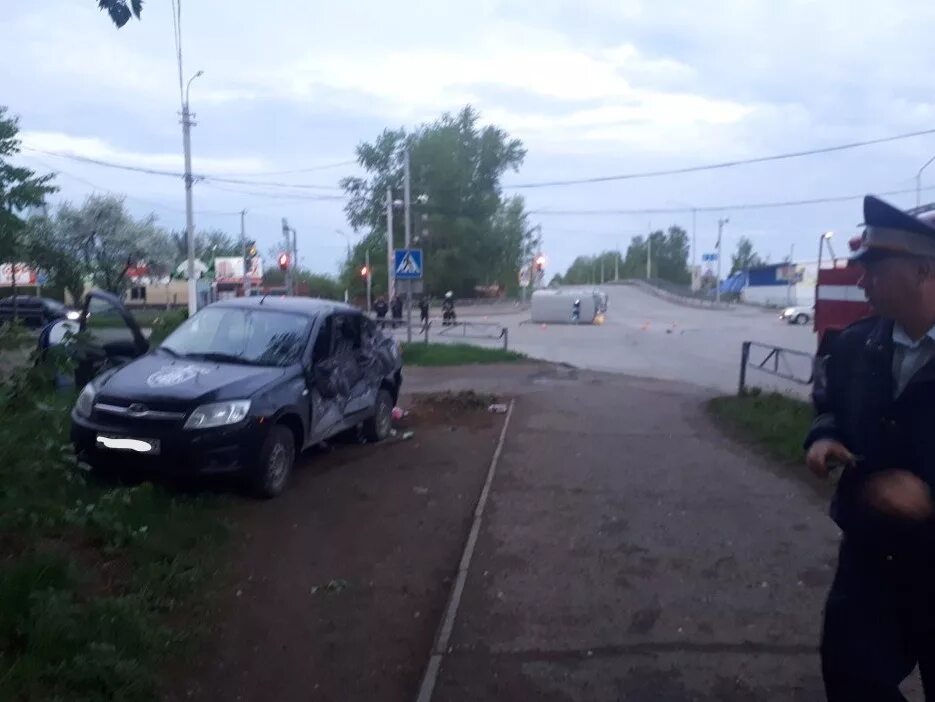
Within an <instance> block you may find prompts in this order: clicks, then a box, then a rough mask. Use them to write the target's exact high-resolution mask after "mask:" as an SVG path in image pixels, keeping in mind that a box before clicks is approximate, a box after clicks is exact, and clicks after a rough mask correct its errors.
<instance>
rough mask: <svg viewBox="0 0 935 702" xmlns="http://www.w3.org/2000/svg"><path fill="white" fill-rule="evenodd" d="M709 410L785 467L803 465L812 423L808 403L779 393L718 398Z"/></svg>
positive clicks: (738, 434)
mask: <svg viewBox="0 0 935 702" xmlns="http://www.w3.org/2000/svg"><path fill="white" fill-rule="evenodd" d="M708 410H709V411H710V413H711V414H712V416H714V418H715V419H716V420H718V421H719V422H720V423H721V424H722V425H723V426H724V427H725V428H726V429H727V430H728V431H729V432H730V433H731V434H733V435H735V436H737V438H739V439H741V440H743V441H745V442H748V443H750V444H753V445H754V446H755V447H757V448H758V449H760V450H761V451H763V452H764V453H765V454H767V455H769V456H770V457H772V458H774V459H776V460H778V461H781V462H783V463H789V464H792V463H797V464H801V463H802V461H803V460H804V456H803V453H802V442H803V441H804V440H805V435H806V434H807V433H808V428H809V425H810V424H811V421H812V408H811V405H809V404H808V403H806V402H802V401H801V400H796V399H793V398H791V397H786V396H785V395H780V394H779V393H769V394H761V393H757V392H752V393H748V394H746V395H743V396H727V397H716V398H714V399H713V400H711V401H710V402H709V403H708Z"/></svg>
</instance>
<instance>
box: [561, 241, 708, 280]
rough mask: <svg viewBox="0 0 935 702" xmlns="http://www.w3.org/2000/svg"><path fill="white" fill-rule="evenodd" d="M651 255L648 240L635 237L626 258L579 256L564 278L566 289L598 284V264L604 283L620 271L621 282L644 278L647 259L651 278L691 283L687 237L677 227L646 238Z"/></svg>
mask: <svg viewBox="0 0 935 702" xmlns="http://www.w3.org/2000/svg"><path fill="white" fill-rule="evenodd" d="M649 242H651V244H652V246H651V251H650V250H648V249H649V248H650V247H649V244H648V243H647V239H644V238H643V237H642V236H635V237H633V239H632V240H631V241H630V245H629V246H628V247H627V253H626V255H625V256H622V257H621V256H620V253H619V252H617V251H604V252H603V253H601V254H599V255H597V256H579V257H578V258H576V259H575V260H574V261H573V262H572V264H571V266H570V267H569V269H568V272H567V273H566V274H565V276H564V280H565V284H566V285H584V284H594V283H599V282H600V281H601V264H602V263H603V268H604V281H605V282H606V281H609V280H613V279H614V275H615V273H616V272H617V271H618V270H619V275H620V278H645V277H646V261H647V257H650V259H651V261H650V263H651V269H650V277H652V278H659V279H661V280H666V281H669V282H672V283H681V284H685V283H689V282H691V273H690V272H689V270H688V253H689V248H688V235H687V233H686V232H685V230H684V229H682V228H681V227H677V226H671V227H669V228H668V229H667V230H666V231H665V232H663V231H662V230H661V229H660V230H657V231H654V232H651V233H650V235H649ZM615 264H616V268H615Z"/></svg>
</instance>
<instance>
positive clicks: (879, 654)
mask: <svg viewBox="0 0 935 702" xmlns="http://www.w3.org/2000/svg"><path fill="white" fill-rule="evenodd" d="M864 222H865V231H864V234H863V238H862V239H861V246H860V248H859V250H857V252H856V253H855V255H854V257H853V258H852V261H853V262H855V263H857V264H859V265H861V266H862V267H863V269H864V273H863V277H862V278H861V281H860V286H861V287H862V288H863V289H864V292H865V293H866V295H867V299H868V300H869V302H870V303H871V305H872V306H873V308H874V311H875V313H876V314H877V315H878V316H877V317H873V318H870V319H866V320H862V321H860V322H857V323H855V324H853V325H851V326H850V327H848V328H847V329H845V330H844V331H843V332H841V334H840V336H839V337H838V338H837V339H835V340H834V342H833V343H832V346H831V352H830V354H829V356H828V358H827V361H826V363H825V367H824V369H823V371H820V376H821V377H822V378H823V380H824V382H823V383H820V384H818V385H816V390H815V393H814V397H813V399H814V403H815V409H816V416H815V419H814V421H813V423H812V427H811V430H810V432H809V434H808V437H807V439H806V441H805V448H806V450H807V456H806V462H807V464H808V467H809V468H810V469H811V470H812V472H814V473H815V474H817V475H819V476H822V477H824V476H827V475H828V473H829V471H830V470H832V469H833V468H834V467H835V466H843V467H844V472H843V474H842V475H841V479H840V482H839V483H838V486H837V490H836V493H835V496H834V499H833V501H832V505H831V516H832V518H833V519H834V521H835V522H836V523H837V524H838V526H839V527H840V528H841V530H842V531H843V539H842V542H841V547H840V554H839V559H838V570H837V573H836V574H835V577H834V582H833V584H832V586H831V591H830V593H829V595H828V601H827V604H826V607H825V615H824V631H823V634H822V642H821V660H822V673H823V676H824V681H825V690H826V693H827V697H828V700H829V702H862V701H866V702H871V701H872V702H889V701H893V702H896V701H897V700H905V697H903V695H902V694H901V693H900V691H899V684H900V683H901V682H902V681H903V680H904V679H905V678H906V677H908V676H909V674H910V673H911V672H912V670H913V669H914V668H915V666H916V665H918V666H919V668H920V672H921V674H922V681H923V684H924V687H925V689H926V700H929V701H935V520H933V502H932V488H933V485H935V213H927V214H925V215H922V216H920V217H914V216H911V215H909V214H906V213H905V212H902V211H901V210H899V209H897V208H895V207H892V206H890V205H888V204H887V203H885V202H883V201H881V200H878V199H877V198H875V197H872V196H867V197H866V198H865V200H864Z"/></svg>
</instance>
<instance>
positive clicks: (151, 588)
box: [0, 338, 223, 702]
mask: <svg viewBox="0 0 935 702" xmlns="http://www.w3.org/2000/svg"><path fill="white" fill-rule="evenodd" d="M5 340H6V341H9V340H10V339H9V338H6V339H5ZM0 341H2V340H0ZM31 343H32V344H33V345H34V344H35V341H34V340H32V341H31ZM27 360H28V362H27V363H25V364H21V365H20V366H18V367H17V368H16V369H14V370H13V371H12V372H10V373H8V374H7V375H6V376H5V377H3V378H2V379H0V564H2V565H0V699H3V700H47V699H52V700H87V701H88V702H91V701H95V702H96V701H98V700H100V701H101V702H103V701H104V700H113V699H121V700H131V701H136V700H140V701H143V700H149V699H152V698H153V696H154V694H155V692H154V690H155V676H154V668H155V664H156V663H158V661H159V659H160V658H161V657H162V656H165V655H166V654H167V653H168V652H170V651H171V650H173V648H174V647H172V646H170V644H171V643H172V642H175V641H180V640H181V637H180V636H179V635H178V634H176V633H174V632H171V631H170V630H169V629H167V628H166V627H165V626H164V625H163V624H162V623H161V620H160V615H161V613H162V612H165V611H170V610H173V609H175V608H176V607H177V606H178V605H179V602H180V601H181V599H182V598H184V597H186V596H188V595H190V594H191V593H192V591H193V588H195V587H196V586H197V585H198V584H199V583H200V582H201V581H202V579H203V578H204V577H205V575H206V574H207V572H208V571H207V570H206V567H205V566H206V563H207V562H208V561H206V560H205V555H206V548H205V547H206V546H207V545H208V544H210V543H212V542H213V541H215V539H216V538H218V537H219V536H220V535H221V534H222V533H223V529H222V526H221V524H220V522H219V521H218V519H217V518H216V516H215V513H214V510H212V509H211V505H212V501H211V500H209V499H204V498H191V497H185V496H179V495H174V494H171V493H169V492H167V491H166V490H165V489H162V488H158V487H155V486H153V485H151V484H145V483H144V484H140V485H133V486H122V485H113V484H100V483H99V482H98V481H95V480H93V479H91V477H90V476H89V475H88V474H87V473H86V472H85V471H83V470H81V466H79V464H78V462H77V461H76V459H75V457H74V453H73V450H72V447H71V444H70V441H69V410H70V408H71V406H72V404H73V402H74V392H73V391H72V392H69V393H56V392H54V391H53V390H52V389H51V388H52V380H51V376H52V374H54V372H55V371H56V370H60V369H61V368H62V367H67V364H68V360H67V358H64V357H57V356H56V355H55V354H54V353H53V354H49V355H47V357H46V358H45V359H43V360H42V362H41V363H35V361H36V354H35V352H31V353H28V354H27Z"/></svg>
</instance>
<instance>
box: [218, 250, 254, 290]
mask: <svg viewBox="0 0 935 702" xmlns="http://www.w3.org/2000/svg"><path fill="white" fill-rule="evenodd" d="M243 273H244V260H243V257H242V256H224V257H221V258H216V259H214V285H215V290H216V292H217V297H218V299H219V300H226V299H228V298H231V297H243V294H244V290H243ZM262 285H263V259H262V258H260V257H259V256H254V257H253V258H252V259H250V288H251V294H259V293H260V292H261V287H262Z"/></svg>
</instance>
